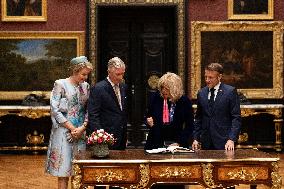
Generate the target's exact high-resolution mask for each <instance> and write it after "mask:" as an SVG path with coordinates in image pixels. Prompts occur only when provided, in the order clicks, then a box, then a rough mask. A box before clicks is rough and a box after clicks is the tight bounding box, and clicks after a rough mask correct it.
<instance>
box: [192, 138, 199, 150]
mask: <svg viewBox="0 0 284 189" xmlns="http://www.w3.org/2000/svg"><path fill="white" fill-rule="evenodd" d="M199 149H200V145H199V142H198V141H197V140H194V141H193V143H192V150H199Z"/></svg>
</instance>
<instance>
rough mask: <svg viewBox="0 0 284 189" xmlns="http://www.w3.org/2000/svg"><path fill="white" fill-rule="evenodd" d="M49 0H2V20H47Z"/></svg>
mask: <svg viewBox="0 0 284 189" xmlns="http://www.w3.org/2000/svg"><path fill="white" fill-rule="evenodd" d="M46 1H47V0H1V7H2V10H1V11H2V21H25V22H27V21H46V20H47V2H46Z"/></svg>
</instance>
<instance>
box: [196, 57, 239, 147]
mask: <svg viewBox="0 0 284 189" xmlns="http://www.w3.org/2000/svg"><path fill="white" fill-rule="evenodd" d="M222 74H223V67H222V65H220V64H218V63H211V64H209V65H208V66H207V67H206V68H205V81H206V84H207V86H206V87H204V88H202V89H201V90H200V91H199V92H198V95H197V111H196V115H195V122H194V131H193V138H194V141H193V143H192V148H193V149H194V150H196V149H199V148H200V146H199V144H200V143H201V148H202V149H205V150H234V144H235V142H236V141H237V139H238V135H239V132H240V127H241V113H240V112H241V111H240V101H239V97H238V94H237V91H236V89H235V88H234V87H232V86H230V85H226V84H224V83H221V78H222Z"/></svg>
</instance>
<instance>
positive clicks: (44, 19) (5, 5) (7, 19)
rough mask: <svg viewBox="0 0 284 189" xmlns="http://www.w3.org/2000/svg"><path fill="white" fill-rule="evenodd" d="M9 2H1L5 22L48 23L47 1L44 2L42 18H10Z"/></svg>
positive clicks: (43, 0) (2, 16)
mask: <svg viewBox="0 0 284 189" xmlns="http://www.w3.org/2000/svg"><path fill="white" fill-rule="evenodd" d="M6 7H7V0H1V18H2V21H4V22H46V21H47V0H42V6H41V9H42V15H40V16H8V15H7V9H6Z"/></svg>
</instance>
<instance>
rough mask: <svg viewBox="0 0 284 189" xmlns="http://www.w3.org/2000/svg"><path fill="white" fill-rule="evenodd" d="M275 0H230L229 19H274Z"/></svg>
mask: <svg viewBox="0 0 284 189" xmlns="http://www.w3.org/2000/svg"><path fill="white" fill-rule="evenodd" d="M273 1H274V0H228V18H229V20H272V19H273V17H274V15H273V10H274V4H273Z"/></svg>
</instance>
